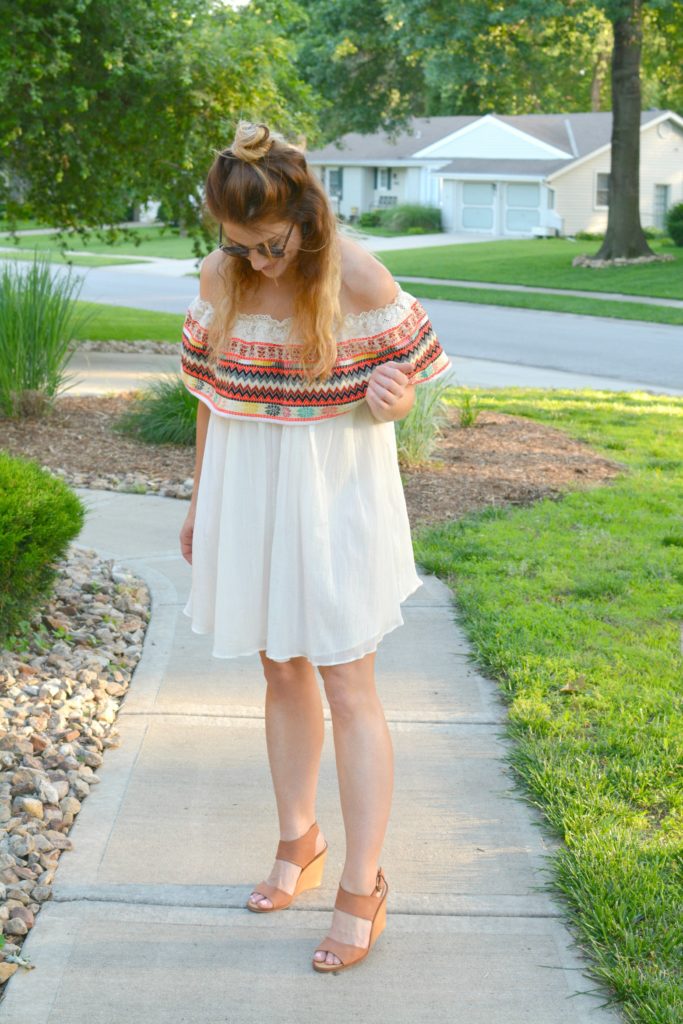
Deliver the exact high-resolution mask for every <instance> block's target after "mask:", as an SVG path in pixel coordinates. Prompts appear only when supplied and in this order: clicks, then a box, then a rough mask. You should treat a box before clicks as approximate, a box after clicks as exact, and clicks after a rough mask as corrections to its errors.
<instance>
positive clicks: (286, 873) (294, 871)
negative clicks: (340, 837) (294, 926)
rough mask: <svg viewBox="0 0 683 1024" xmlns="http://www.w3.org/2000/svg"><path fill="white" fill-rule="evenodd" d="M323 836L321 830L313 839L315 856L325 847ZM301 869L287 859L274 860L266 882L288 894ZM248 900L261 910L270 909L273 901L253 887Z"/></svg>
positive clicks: (293, 886)
mask: <svg viewBox="0 0 683 1024" xmlns="http://www.w3.org/2000/svg"><path fill="white" fill-rule="evenodd" d="M325 845H326V844H325V836H324V835H323V834H322V832H318V834H317V836H316V840H315V855H316V856H317V855H318V854H319V853H321V852H322V851H323V850H324V849H325ZM301 871H302V869H301V868H300V867H299V866H298V865H297V864H292V863H291V862H290V861H288V860H277V859H276V860H275V863H274V864H273V870H272V871H271V873H270V874H269V875H268V878H267V879H266V882H267V883H268V884H269V885H274V886H275V887H276V888H278V889H282V890H283V892H287V893H289V894H290V895H291V894H292V893H293V892H294V890H295V889H296V883H297V882H298V880H299V876H300V875H301ZM249 902H250V903H254V904H255V905H256V906H257V907H260V908H261V909H262V910H272V909H273V901H272V900H271V899H269V897H268V896H264V895H263V893H260V892H259V891H258V889H255V890H254V891H253V892H252V893H251V895H250V896H249Z"/></svg>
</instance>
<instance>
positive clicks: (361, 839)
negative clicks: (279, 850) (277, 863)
mask: <svg viewBox="0 0 683 1024" xmlns="http://www.w3.org/2000/svg"><path fill="white" fill-rule="evenodd" d="M374 669H375V652H372V653H371V654H368V655H366V656H365V657H364V658H359V659H358V660H357V661H352V662H348V663H347V664H345V665H326V666H320V667H319V671H320V674H321V675H322V677H323V680H324V683H325V693H326V694H327V699H328V701H329V705H330V711H331V714H332V731H333V735H334V751H335V758H336V763H337V775H338V778H339V795H340V798H341V807H342V816H343V818H344V828H345V831H346V860H345V862H344V869H343V871H342V875H341V879H340V882H341V885H342V886H343V887H344V889H346V890H347V891H348V892H353V893H360V894H362V895H368V894H369V893H371V892H372V891H373V889H374V887H375V880H376V877H377V867H378V865H379V857H380V854H381V851H382V844H383V842H384V835H385V832H386V828H387V824H388V821H389V812H390V809H391V798H392V794H393V783H394V754H393V747H392V743H391V736H390V733H389V727H388V726H387V722H386V718H385V717H384V710H383V708H382V705H381V703H380V700H379V697H378V695H377V690H376V688H375V674H374ZM370 928H371V922H370V921H366V920H364V919H362V918H358V917H355V916H353V915H351V914H346V913H344V912H343V911H340V910H336V909H335V911H334V914H333V918H332V927H331V929H330V932H329V934H330V936H331V937H332V938H336V939H338V940H339V941H340V942H346V943H349V944H351V945H353V946H366V945H367V943H368V940H369V937H370ZM321 948H323V947H321ZM315 959H316V960H319V961H321V962H322V961H323V960H325V961H326V962H327V963H328V964H334V963H339V958H338V957H337V956H335V954H334V953H331V952H329V951H328V952H327V954H325V952H316V954H315Z"/></svg>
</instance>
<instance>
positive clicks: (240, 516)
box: [180, 122, 450, 971]
mask: <svg viewBox="0 0 683 1024" xmlns="http://www.w3.org/2000/svg"><path fill="white" fill-rule="evenodd" d="M206 205H207V207H208V209H209V212H210V213H211V215H212V216H213V217H214V218H215V220H216V221H217V223H218V224H219V225H220V235H221V236H222V244H220V245H219V247H218V249H216V250H215V251H214V252H212V253H211V254H210V255H209V256H207V257H206V259H205V260H204V261H203V263H202V267H201V273H200V294H199V296H198V297H197V299H195V300H194V301H193V303H192V304H191V305H190V307H189V309H188V313H187V318H186V321H185V327H184V330H183V353H182V377H183V380H184V382H185V384H186V386H187V387H188V388H189V389H190V391H192V393H193V394H195V395H197V397H198V398H199V399H200V402H199V407H198V411H197V454H196V464H195V474H194V490H193V494H192V499H191V502H190V509H189V512H188V515H187V518H186V520H185V523H184V524H183V527H182V530H181V534H180V542H181V549H182V552H183V556H184V557H185V558H186V560H187V561H188V562H190V563H191V565H192V590H191V594H190V597H189V600H188V602H187V605H186V607H185V609H184V610H185V613H186V614H187V615H188V616H189V617H190V618H191V619H192V629H193V630H194V631H195V632H198V633H213V637H214V639H213V652H212V653H213V655H214V656H216V657H227V658H230V657H238V656H240V655H246V654H254V653H256V651H258V653H259V655H260V657H261V661H262V664H263V671H264V675H265V679H266V683H267V688H266V697H265V724H266V741H267V748H268V758H269V764H270V770H271V775H272V779H273V785H274V789H275V797H276V803H277V810H278V817H279V825H280V836H281V840H280V844H279V846H278V849H277V853H276V859H275V863H274V866H273V869H272V871H271V873H270V875H269V876H268V878H267V880H265V881H264V882H261V883H259V885H257V887H256V889H255V890H254V891H253V892H252V893H251V896H250V897H249V901H248V903H247V906H248V908H249V909H250V910H252V911H254V912H257V913H267V912H273V911H276V910H281V909H284V908H285V907H287V906H289V905H290V904H291V902H292V900H293V899H294V898H295V897H296V896H297V895H298V894H299V893H300V892H302V891H304V890H305V889H309V888H313V887H315V886H317V885H320V882H321V878H322V870H323V865H324V861H325V857H326V853H327V843H326V841H325V838H324V836H323V834H322V832H321V830H320V829H319V827H318V824H317V822H316V812H315V801H316V786H317V780H318V769H319V764H320V755H321V750H322V744H323V735H324V730H323V708H322V702H321V697H320V692H319V687H318V682H317V677H316V671H315V670H316V667H317V668H318V670H319V672H320V675H321V676H322V679H323V683H324V688H325V694H326V696H327V700H328V702H329V706H330V712H331V717H332V728H333V736H334V746H335V757H336V764H337V773H338V777H339V788H340V796H341V805H342V814H343V819H344V828H345V833H346V860H345V863H344V869H343V872H342V875H341V879H340V884H339V889H338V892H337V899H336V902H335V909H334V913H333V918H332V923H331V928H330V931H329V934H328V936H326V938H325V939H324V940H323V942H322V943H321V945H320V947H319V948H318V950H316V951H315V953H314V956H313V967H314V968H315V970H317V971H332V970H334V971H338V970H342V969H344V968H346V967H350V966H352V965H353V964H356V963H359V962H360V961H361V960H362V959H363V958H364V957H365V956H366V955H367V953H368V952H369V950H370V948H371V946H372V945H373V943H374V941H375V939H376V937H377V935H379V933H380V932H381V931H382V929H383V927H384V923H385V916H386V900H387V894H388V885H387V882H386V879H385V878H384V875H383V873H382V870H381V867H379V868H378V862H379V856H380V851H381V848H382V843H383V840H384V834H385V831H386V827H387V821H388V817H389V809H390V803H391V796H392V787H393V751H392V745H391V739H390V735H389V730H388V727H387V723H386V720H385V717H384V712H383V709H382V706H381V704H380V701H379V698H378V696H377V692H376V689H375V680H374V662H375V654H376V649H377V645H378V643H379V641H380V640H381V638H382V637H383V636H384V635H385V634H386V633H388V632H389V631H391V630H392V629H394V628H396V627H397V626H400V625H402V624H403V619H402V617H401V612H400V604H401V603H402V602H403V601H404V600H405V599H406V598H407V597H408V596H409V595H410V594H411V593H413V592H414V591H415V590H416V589H417V588H418V587H419V586H420V585H421V580H420V578H419V576H418V575H417V573H416V571H415V563H414V560H413V551H412V543H411V536H410V527H409V523H408V517H407V512H406V506H405V497H404V494H403V489H402V486H401V479H400V474H399V469H398V462H397V456H396V438H395V428H394V422H395V421H396V420H399V419H402V418H403V417H404V416H406V415H407V414H408V412H409V411H410V409H411V407H412V405H413V402H414V399H415V386H416V384H417V383H420V382H422V381H426V380H429V379H431V378H433V377H435V376H436V375H437V374H439V373H442V372H443V371H444V370H446V369H447V368H448V367H449V366H450V361H449V360H448V357H447V356H446V354H445V353H444V352H443V350H442V348H441V346H440V345H439V343H438V341H437V339H436V337H435V335H434V332H433V330H432V329H431V325H430V323H429V320H428V318H427V315H426V313H425V311H424V309H423V308H422V306H421V305H420V304H419V303H418V302H417V301H416V300H415V299H413V298H412V296H409V295H407V293H405V292H403V291H402V290H401V289H400V288H398V287H397V285H396V282H395V281H394V280H393V278H392V277H391V275H390V274H389V272H388V271H387V270H386V269H385V268H384V267H383V266H382V264H381V263H379V262H378V261H377V260H376V259H375V258H374V257H372V256H371V255H369V254H368V253H367V252H366V251H365V250H364V249H362V248H361V247H360V246H359V245H357V244H356V243H355V242H353V241H351V240H350V239H348V238H346V237H343V236H340V235H338V233H337V230H336V220H335V217H334V214H333V213H332V211H331V208H330V206H329V203H328V201H327V198H326V196H325V193H324V192H323V190H322V188H321V185H320V183H319V181H318V179H317V178H316V177H315V175H313V174H312V173H311V171H310V170H309V168H308V166H307V164H306V160H305V157H304V155H303V153H302V152H301V151H300V150H299V149H298V148H296V147H294V146H291V145H289V144H287V143H286V142H285V141H284V140H283V139H282V138H281V137H280V136H277V135H275V134H273V133H271V132H270V131H269V129H268V128H267V127H266V126H265V125H254V124H250V123H248V122H240V124H239V125H238V127H237V131H236V134H235V140H234V142H233V143H232V145H231V146H230V147H229V148H228V149H227V150H224V151H222V152H221V153H218V154H217V155H216V159H215V160H214V163H213V165H212V167H211V169H210V171H209V174H208V177H207V182H206Z"/></svg>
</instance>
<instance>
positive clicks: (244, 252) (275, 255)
mask: <svg viewBox="0 0 683 1024" xmlns="http://www.w3.org/2000/svg"><path fill="white" fill-rule="evenodd" d="M293 230H294V224H293V223H292V224H291V225H290V228H289V231H288V232H287V234H286V235H285V239H284V241H283V242H282V243H281V244H280V245H268V244H267V243H266V242H259V244H258V245H251V246H246V245H222V244H221V242H222V239H223V225H222V224H220V225H219V227H218V248H219V249H220V251H221V252H224V253H226V254H227V255H228V256H241V257H242V259H245V260H248V259H249V253H250V252H251V251H252V249H255V250H256V252H257V253H258V254H259V256H265V257H266V259H276V260H279V259H281V258H282V257H283V256H284V255H285V249H286V248H287V242H288V241H289V236H290V235H291V233H292V231H293Z"/></svg>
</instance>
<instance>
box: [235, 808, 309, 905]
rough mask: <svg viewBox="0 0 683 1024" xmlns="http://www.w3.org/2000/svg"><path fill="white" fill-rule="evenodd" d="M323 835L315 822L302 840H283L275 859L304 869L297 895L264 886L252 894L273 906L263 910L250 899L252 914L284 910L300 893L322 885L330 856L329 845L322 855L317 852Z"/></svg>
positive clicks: (256, 887)
mask: <svg viewBox="0 0 683 1024" xmlns="http://www.w3.org/2000/svg"><path fill="white" fill-rule="evenodd" d="M319 832H320V829H319V828H318V823H317V821H314V822H313V824H312V825H311V827H310V828H309V830H308V832H306V834H305V835H303V836H299V838H298V839H281V840H280V842H279V844H278V848H277V853H276V855H275V857H276V860H286V861H288V862H289V863H290V864H296V866H297V867H299V868H301V871H300V873H299V877H298V878H297V880H296V885H295V887H294V891H293V892H291V893H290V892H286V891H285V890H284V889H278V888H277V886H275V885H270V883H269V882H261V884H260V885H257V886H255V887H254V889H253V890H252V891H253V892H258V893H260V894H261V897H263V896H265V897H267V898H268V899H269V900H270V901H271V903H272V904H273V905H272V907H261V906H259V904H258V903H256V902H253V901H252V900H251V899H249V900H248V901H247V904H246V905H247V908H248V909H249V910H253V911H254V912H255V913H257V914H269V913H270V912H271V910H284V909H285V907H288V906H289V905H290V903H291V902H292V900H293V899H294V897H295V896H298V895H299V893H300V892H304V891H305V890H306V889H315V888H317V886H319V885H320V883H321V882H322V878H323V869H324V867H325V857H326V856H327V842H326V843H325V845H324V847H323V848H322V850H321V851H320V853H316V852H315V844H316V839H317V838H318V833H319Z"/></svg>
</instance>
